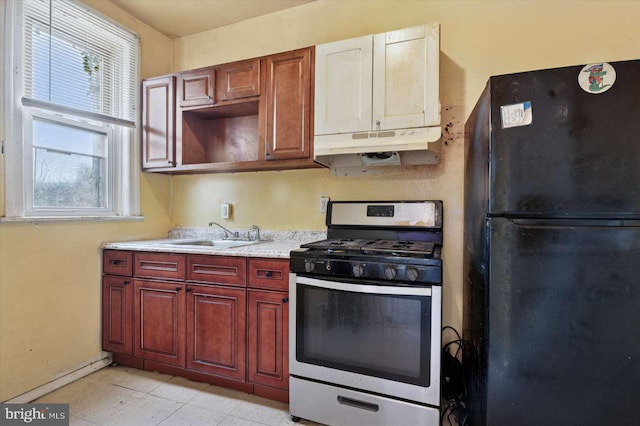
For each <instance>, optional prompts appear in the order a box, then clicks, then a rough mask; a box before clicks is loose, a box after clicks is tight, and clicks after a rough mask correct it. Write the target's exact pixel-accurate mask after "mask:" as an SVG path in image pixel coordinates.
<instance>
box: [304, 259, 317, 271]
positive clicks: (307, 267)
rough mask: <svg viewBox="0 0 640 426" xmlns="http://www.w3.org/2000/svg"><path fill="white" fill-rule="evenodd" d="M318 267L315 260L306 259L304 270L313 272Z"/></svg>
mask: <svg viewBox="0 0 640 426" xmlns="http://www.w3.org/2000/svg"><path fill="white" fill-rule="evenodd" d="M314 269H316V263H315V262H314V261H313V260H309V259H307V260H305V261H304V270H305V271H307V272H313V270H314Z"/></svg>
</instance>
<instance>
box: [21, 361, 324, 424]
mask: <svg viewBox="0 0 640 426" xmlns="http://www.w3.org/2000/svg"><path fill="white" fill-rule="evenodd" d="M33 402H34V403H38V404H39V403H68V404H69V410H70V415H71V421H70V424H71V425H72V426H86V425H114V426H127V425H131V426H145V425H162V426H188V425H194V426H201V425H202V426H206V425H219V426H262V425H270V426H284V425H300V426H303V425H304V426H310V425H318V426H319V424H318V423H313V422H309V421H305V420H303V421H301V422H299V423H294V422H293V421H291V420H290V418H289V413H288V411H287V409H288V406H287V404H283V403H281V402H277V401H271V400H268V399H265V398H260V397H257V396H255V395H249V394H246V393H243V392H238V391H235V390H230V389H225V388H221V387H218V386H213V385H209V384H206V383H199V382H193V381H191V380H187V379H184V378H182V377H177V376H170V375H167V374H160V373H155V372H150V371H142V370H136V369H133V368H127V367H107V368H104V369H102V370H99V371H96V372H95V373H92V374H90V375H88V376H86V377H84V378H82V379H80V380H78V381H75V382H73V383H71V384H69V385H67V386H64V387H62V388H60V389H58V390H56V391H54V392H51V393H49V394H47V395H45V396H43V397H41V398H39V399H37V400H35V401H33Z"/></svg>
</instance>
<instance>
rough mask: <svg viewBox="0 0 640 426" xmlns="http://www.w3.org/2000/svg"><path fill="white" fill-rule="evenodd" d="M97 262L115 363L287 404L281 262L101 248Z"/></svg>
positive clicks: (106, 335)
mask: <svg viewBox="0 0 640 426" xmlns="http://www.w3.org/2000/svg"><path fill="white" fill-rule="evenodd" d="M103 265H106V266H105V267H104V268H103V273H104V275H103V278H102V348H103V349H104V350H105V351H109V352H112V353H113V361H114V362H115V363H119V364H122V365H127V366H130V367H134V368H143V369H145V370H151V371H160V372H163V373H166V374H174V375H179V376H184V377H187V378H190V379H192V380H199V381H204V382H209V383H213V384H216V385H219V386H225V387H230V388H233V389H237V390H241V391H243V392H248V393H255V394H256V395H260V396H263V397H266V398H271V399H275V400H279V401H283V402H288V388H289V359H288V345H289V306H288V292H287V291H286V290H287V283H288V265H289V262H288V260H285V259H258V258H253V259H247V258H244V257H228V256H227V257H225V256H214V255H211V256H204V255H176V254H173V253H155V252H154V253H147V252H133V253H132V252H126V251H119V250H105V252H104V262H103ZM125 266H126V267H125ZM116 267H117V268H116ZM109 268H111V269H109ZM113 268H116V269H113ZM112 269H113V271H114V272H110V271H111V270H112ZM185 270H186V273H185ZM118 274H120V275H118ZM154 274H155V275H156V276H154Z"/></svg>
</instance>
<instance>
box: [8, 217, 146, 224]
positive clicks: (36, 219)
mask: <svg viewBox="0 0 640 426" xmlns="http://www.w3.org/2000/svg"><path fill="white" fill-rule="evenodd" d="M143 220H144V216H29V217H0V224H4V223H34V224H39V223H49V222H65V223H67V222H141V221H143Z"/></svg>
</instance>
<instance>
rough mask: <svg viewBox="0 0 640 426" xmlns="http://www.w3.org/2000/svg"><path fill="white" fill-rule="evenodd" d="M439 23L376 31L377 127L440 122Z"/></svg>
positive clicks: (374, 61) (404, 126) (374, 102)
mask: <svg viewBox="0 0 640 426" xmlns="http://www.w3.org/2000/svg"><path fill="white" fill-rule="evenodd" d="M439 34H440V27H439V25H438V24H430V25H422V26H418V27H412V28H405V29H402V30H397V31H390V32H387V33H381V34H375V35H374V36H373V37H374V41H373V46H374V51H373V130H385V129H401V128H408V127H423V126H431V125H439V124H440V104H439V101H438V99H439V93H438V91H439V85H438V73H439V67H438V62H439V54H440V36H439Z"/></svg>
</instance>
